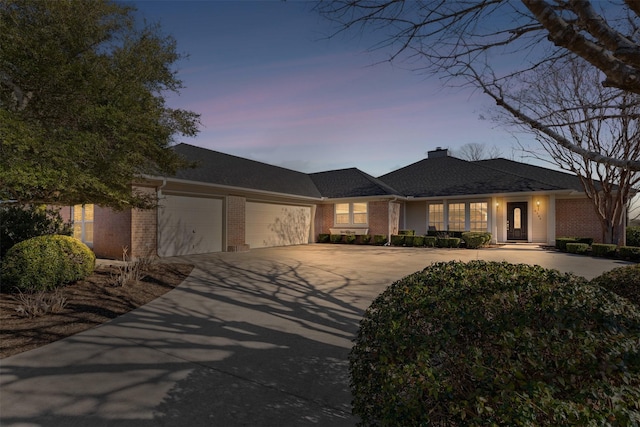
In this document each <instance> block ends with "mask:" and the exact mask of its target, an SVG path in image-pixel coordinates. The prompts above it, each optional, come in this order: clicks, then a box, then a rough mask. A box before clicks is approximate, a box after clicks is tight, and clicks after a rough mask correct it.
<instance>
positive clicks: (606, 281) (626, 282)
mask: <svg viewBox="0 0 640 427" xmlns="http://www.w3.org/2000/svg"><path fill="white" fill-rule="evenodd" d="M591 283H593V284H595V285H599V286H602V287H603V288H606V289H609V290H610V291H612V292H615V293H616V294H618V295H620V296H623V297H625V298H627V299H628V300H629V301H631V302H632V303H634V304H635V305H637V306H640V264H634V265H627V266H624V267H618V268H614V269H613V270H611V271H607V272H606V273H603V274H601V275H600V276H598V277H596V278H595V279H593V280H592V281H591Z"/></svg>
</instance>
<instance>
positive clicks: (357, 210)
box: [335, 202, 369, 226]
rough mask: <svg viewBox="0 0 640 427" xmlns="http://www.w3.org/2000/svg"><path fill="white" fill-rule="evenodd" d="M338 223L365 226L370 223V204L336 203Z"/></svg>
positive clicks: (336, 219)
mask: <svg viewBox="0 0 640 427" xmlns="http://www.w3.org/2000/svg"><path fill="white" fill-rule="evenodd" d="M335 209H336V218H335V224H336V225H344V226H357V225H359V226H364V225H367V224H368V223H369V218H368V215H369V213H368V204H367V203H366V202H364V203H362V202H358V203H336V205H335Z"/></svg>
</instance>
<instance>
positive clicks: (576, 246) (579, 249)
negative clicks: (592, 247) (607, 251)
mask: <svg viewBox="0 0 640 427" xmlns="http://www.w3.org/2000/svg"><path fill="white" fill-rule="evenodd" d="M588 251H589V245H588V244H586V243H567V252H569V253H570V254H578V255H584V254H586V253H587V252H588Z"/></svg>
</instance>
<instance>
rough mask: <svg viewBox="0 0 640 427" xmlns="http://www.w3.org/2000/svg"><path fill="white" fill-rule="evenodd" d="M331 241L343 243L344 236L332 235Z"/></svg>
mask: <svg viewBox="0 0 640 427" xmlns="http://www.w3.org/2000/svg"><path fill="white" fill-rule="evenodd" d="M329 241H330V242H331V243H342V242H343V240H342V234H331V235H329Z"/></svg>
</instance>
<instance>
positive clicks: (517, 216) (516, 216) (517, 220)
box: [513, 208, 522, 230]
mask: <svg viewBox="0 0 640 427" xmlns="http://www.w3.org/2000/svg"><path fill="white" fill-rule="evenodd" d="M521 217H522V211H521V210H520V208H515V209H514V210H513V228H515V229H516V230H519V229H521V228H522V224H521V222H522V219H521Z"/></svg>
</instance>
